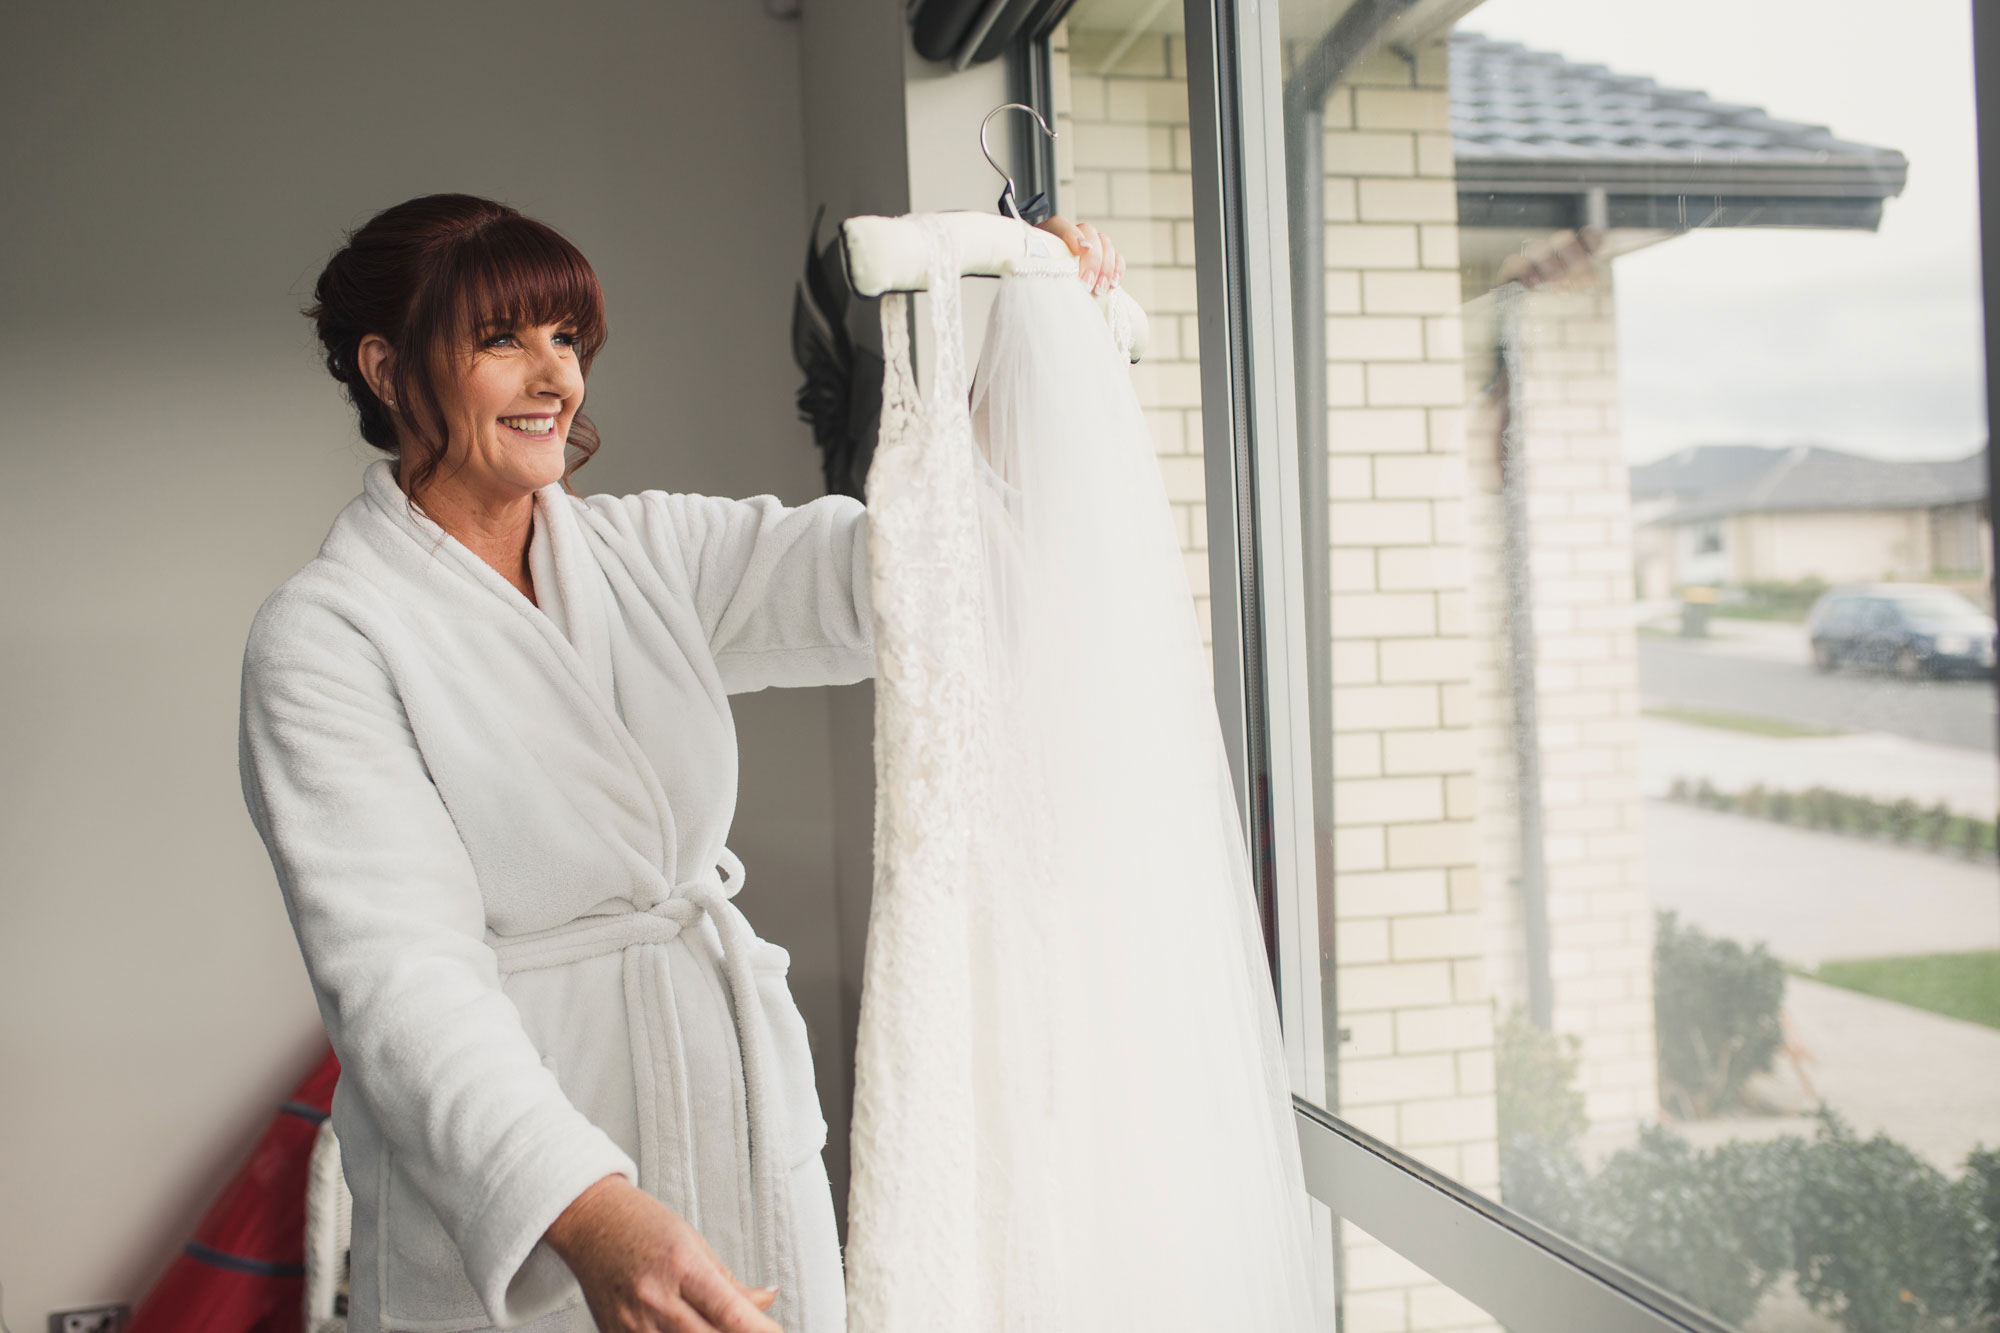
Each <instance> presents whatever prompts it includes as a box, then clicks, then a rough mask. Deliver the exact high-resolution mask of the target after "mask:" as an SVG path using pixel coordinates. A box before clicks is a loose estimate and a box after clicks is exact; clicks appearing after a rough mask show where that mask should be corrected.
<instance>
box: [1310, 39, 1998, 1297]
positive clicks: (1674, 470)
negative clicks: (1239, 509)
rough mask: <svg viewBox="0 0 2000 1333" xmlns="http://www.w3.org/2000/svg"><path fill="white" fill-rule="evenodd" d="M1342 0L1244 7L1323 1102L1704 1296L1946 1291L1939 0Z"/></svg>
mask: <svg viewBox="0 0 2000 1333" xmlns="http://www.w3.org/2000/svg"><path fill="white" fill-rule="evenodd" d="M1453 8H1454V9H1455V10H1459V11H1462V10H1463V9H1464V6H1457V7H1453ZM1346 9H1347V6H1346V5H1345V4H1344V3H1340V2H1339V0H1333V2H1328V0H1281V6H1280V10H1281V14H1282V22H1281V27H1282V29H1283V35H1284V44H1283V68H1284V71H1285V79H1286V94H1285V101H1284V105H1285V113H1286V114H1285V123H1286V129H1287V136H1288V142H1287V163H1288V177H1289V179H1288V182H1287V184H1288V190H1289V194H1290V197H1291V210H1290V227H1289V232H1290V234H1289V239H1288V244H1289V247H1290V255H1289V258H1290V261H1291V273H1292V301H1293V315H1294V343H1295V349H1294V350H1295V353H1296V356H1297V361H1298V364H1297V376H1296V389H1297V400H1298V404H1299V421H1298V436H1299V448H1300V457H1299V471H1300V478H1301V496H1300V501H1299V502H1300V504H1301V506H1302V508H1301V514H1300V517H1301V524H1300V528H1301V531H1302V532H1303V534H1304V536H1305V551H1304V555H1305V571H1306V585H1305V595H1306V605H1307V622H1308V631H1309V638H1310V640H1311V661H1310V664H1309V667H1310V669H1309V673H1308V674H1309V680H1310V682H1311V693H1312V705H1313V716H1312V718H1311V720H1310V732H1311V734H1310V736H1309V737H1308V738H1307V739H1308V740H1309V741H1310V743H1311V746H1312V749H1313V758H1314V773H1315V792H1314V795H1315V800H1316V802H1317V823H1318V832H1319V834H1320V837H1319V848H1320V865H1319V879H1318V883H1317V884H1316V885H1315V886H1312V889H1311V891H1312V892H1315V893H1316V894H1317V895H1318V899H1319V902H1318V906H1319V920H1320V921H1321V922H1322V937H1323V938H1322V948H1323V953H1324V963H1323V970H1322V974H1321V977H1320V978H1319V981H1320V985H1319V1007H1320V1010H1321V1013H1322V1016H1323V1017H1324V1019H1325V1028H1326V1031H1327V1032H1328V1034H1329V1036H1328V1039H1327V1040H1328V1046H1329V1050H1328V1067H1329V1080H1328V1081H1329V1087H1328V1090H1327V1096H1326V1102H1327V1107H1328V1109H1329V1110H1331V1111H1334V1112H1335V1113H1337V1114H1339V1115H1341V1116H1343V1117H1344V1118H1346V1119H1347V1120H1348V1121H1350V1122H1351V1123H1353V1124H1355V1125H1357V1126H1359V1127H1361V1128H1362V1129H1365V1130H1367V1131H1368V1132H1370V1133H1372V1134H1374V1135H1376V1136H1378V1137H1380V1138H1382V1139H1384V1140H1386V1141H1388V1142H1389V1143H1391V1144H1394V1145H1396V1146H1397V1147H1399V1148H1401V1149H1402V1150H1404V1151H1405V1152H1408V1153H1410V1154H1411V1155H1413V1156H1415V1157H1417V1158H1419V1159H1421V1160H1422V1161H1424V1162H1426V1163H1428V1164H1429V1165H1431V1166H1433V1167H1435V1168H1437V1169H1438V1170H1440V1171H1443V1172H1445V1173H1447V1174H1449V1175H1451V1176H1452V1177H1454V1178H1455V1179H1457V1180H1459V1181H1461V1182H1463V1183H1464V1184H1466V1185H1468V1186H1470V1187H1472V1188H1474V1189H1477V1190H1480V1191H1482V1192H1484V1193H1487V1194H1489V1195H1490V1196H1492V1197H1496V1198H1499V1199H1500V1200H1502V1201H1503V1202H1505V1203H1506V1204H1507V1205H1508V1206H1510V1207H1512V1208H1514V1209H1516V1210H1517V1211H1519V1212H1521V1213H1524V1214H1526V1215H1528V1216H1531V1217H1534V1218H1536V1219H1538V1220H1540V1221H1542V1222H1544V1223H1545V1224H1547V1225H1550V1226H1552V1227H1554V1228H1556V1229H1557V1230H1559V1231H1562V1232H1563V1233H1564V1234H1566V1235H1568V1236H1569V1237H1571V1238H1572V1239H1574V1240H1576V1241H1578V1242H1580V1243H1582V1244H1583V1245H1585V1246H1586V1247H1589V1248H1591V1249H1594V1250H1596V1251H1597V1252H1599V1253H1601V1254H1603V1255H1605V1256H1606V1257H1608V1258H1610V1259H1613V1260H1615V1261H1617V1262H1618V1263H1620V1264H1622V1265H1624V1266H1626V1267H1628V1268H1630V1269H1633V1270H1635V1271H1637V1272H1640V1273H1642V1274H1644V1275H1646V1276H1649V1277H1651V1278H1652V1279H1654V1280H1655V1281H1657V1282H1659V1283H1660V1284H1661V1285H1663V1286H1665V1287H1667V1288H1669V1289H1670V1290H1672V1291H1674V1292H1675V1293H1676V1294H1678V1295H1680V1296H1682V1297H1684V1298H1686V1299H1687V1300H1689V1301H1692V1302H1693V1303H1695V1304H1697V1305H1699V1306H1701V1307H1703V1308H1704V1309H1706V1310H1708V1311H1709V1312H1710V1313H1712V1314H1713V1315H1714V1316H1716V1317H1717V1318H1718V1319H1721V1320H1722V1321H1724V1322H1726V1323H1729V1324H1731V1325H1734V1326H1740V1327H1744V1328H1751V1329H1764V1330H1777V1329H1786V1330H1798V1331H1800V1333H1804V1331H1806V1330H1822V1329H1826V1330H1831V1329H1837V1328H1846V1329H1850V1330H1857V1331H1858V1330H1864V1329H1919V1328H1946V1327H1972V1326H1980V1325H1979V1324H1978V1321H1979V1320H1980V1319H1982V1318H1990V1317H1991V1314H1992V1313H1993V1312H1994V1311H1995V1310H2000V1305H1986V1306H1982V1304H1981V1302H1982V1301H1988V1302H1993V1301H2000V1289H1996V1288H1995V1287H1994V1279H1993V1277H1992V1274H1993V1273H1994V1272H1995V1271H2000V1269H1996V1267H1995V1265H1996V1261H2000V1255H1996V1254H1995V1245H1996V1242H1995V1241H1994V1239H1993V1237H1994V1236H1995V1235H1996V1234H2000V1231H1996V1227H1995V1224H1996V1219H1995V1218H1994V1217H1993V1213H1994V1210H1995V1209H1996V1208H2000V1203H1996V1202H1995V1201H1996V1200H2000V1158H1996V1157H1994V1156H1991V1155H1985V1156H1982V1155H1979V1154H1977V1153H1975V1149H1977V1148H1978V1147H1979V1145H1981V1144H1982V1143H1984V1144H1993V1145H2000V874H1997V873H1996V870H1995V866H1994V850H1993V829H1994V820H1995V811H1996V808H2000V766H1996V763H1995V744H1996V742H1995V704H1994V685H1993V681H1992V668H1993V648H1994V626H1993V621H1992V619H1991V613H1992V607H1993V595H1992V559H1991V551H1992V529H1991V522H1990V517H1989V504H1988V499H1989V497H1988V494H1987V475H1988V473H1987V465H1986V458H1985V451H1984V445H1985V439H1986V422H1985V419H1984V411H1983V403H1984V383H1983V378H1982V359H1981V352H1982V348H1981V327H1980V317H1979V304H1978V300H1979V297H1978V277H1979V268H1978V263H1979V254H1978V247H1977V229H1976V228H1977V215H1976V209H1975V206H1974V204H1975V194H1974V179H1975V177H1974V167H1975V162H1974V153H1973V138H1972V126H1973V119H1972V87H1971V57H1970V37H1969V31H1968V19H1969V11H1968V10H1967V8H1966V7H1965V6H1963V5H1956V4H1953V5H1943V6H1923V7H1919V8H1917V9H1905V8H1890V7H1884V6H1880V5H1871V6H1863V5H1858V4H1856V5H1841V6H1837V7H1829V6H1828V5H1826V4H1824V3H1820V4H1813V5H1807V4H1805V3H1801V2H1800V0H1757V2H1756V3H1753V4H1749V5H1744V4H1741V3H1723V2H1722V0H1690V3H1688V4H1682V5H1675V6H1672V7H1657V6H1656V7H1652V8H1645V7H1639V8H1634V7H1631V6H1605V5H1601V4H1592V3H1588V0H1487V2H1486V3H1484V4H1482V5H1479V6H1478V7H1477V8H1474V9H1472V10H1471V12H1470V13H1468V14H1466V15H1465V16H1464V17H1463V18H1462V19H1460V20H1459V21H1458V22H1457V24H1456V27H1455V29H1454V30H1445V29H1442V28H1438V27H1435V26H1433V27H1429V28H1426V27H1423V26H1422V21H1423V19H1424V17H1425V16H1426V15H1427V14H1429V13H1431V12H1432V11H1431V8H1430V7H1428V6H1417V7H1414V8H1412V9H1408V10H1401V9H1398V8H1397V7H1392V6H1383V7H1356V12H1355V13H1353V14H1348V13H1346V12H1345V11H1346ZM1385 10H1395V11H1396V12H1397V13H1399V14H1402V15H1403V17H1401V18H1392V19H1390V20H1388V21H1389V22H1390V23H1391V24H1392V25H1394V26H1392V27H1391V28H1390V29H1389V30H1387V31H1372V30H1370V28H1369V27H1368V23H1367V22H1364V21H1363V20H1364V19H1366V18H1367V16H1368V15H1369V14H1371V13H1380V12H1382V11H1385ZM1885 20H1888V21H1885ZM1353 1244H1354V1242H1353V1241H1352V1240H1351V1238H1350V1239H1349V1240H1347V1241H1345V1242H1344V1258H1345V1261H1346V1263H1347V1265H1348V1275H1349V1277H1348V1294H1349V1302H1348V1306H1347V1308H1348V1310H1349V1312H1350V1314H1352V1313H1353V1312H1354V1311H1355V1310H1356V1308H1357V1307H1356V1306H1355V1304H1354V1293H1355V1291H1356V1286H1355V1280H1354V1274H1355V1273H1356V1272H1358V1271H1359V1269H1358V1267H1357V1266H1356V1261H1355V1260H1354V1251H1353ZM1982 1284H1984V1285H1983V1286H1982ZM1411 1309H1412V1310H1413V1309H1414V1307H1411ZM1982 1310H1984V1311H1985V1312H1986V1313H1982ZM1412 1318H1414V1315H1412ZM1396 1326H1397V1327H1410V1328H1418V1327H1444V1326H1447V1325H1443V1324H1436V1325H1433V1324H1425V1323H1418V1322H1410V1323H1407V1324H1398V1325H1396ZM1452 1326H1455V1325H1452Z"/></svg>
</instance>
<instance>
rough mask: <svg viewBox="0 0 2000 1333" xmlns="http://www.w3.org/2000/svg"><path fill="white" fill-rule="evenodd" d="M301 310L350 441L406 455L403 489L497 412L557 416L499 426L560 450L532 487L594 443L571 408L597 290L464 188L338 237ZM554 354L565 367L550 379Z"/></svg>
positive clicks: (563, 247) (574, 261)
mask: <svg viewBox="0 0 2000 1333" xmlns="http://www.w3.org/2000/svg"><path fill="white" fill-rule="evenodd" d="M306 315H307V317H308V318H310V319H312V320H313V321H314V323H315V324H316V325H317V326H318V330H319V338H320V342H321V344H322V345H323V346H324V347H325V349H326V368H327V370H328V371H329V372H331V373H332V375H333V377H334V378H335V379H337V380H339V381H340V382H341V383H342V384H343V385H345V386H346V388H347V396H348V399H349V400H350V401H351V402H352V403H353V404H354V409H355V412H356V413H357V414H358V415H359V417H360V425H361V438H362V439H364V440H366V441H368V443H370V444H372V445H374V446H375V447H376V448H378V449H384V450H387V451H388V452H390V453H392V454H395V455H396V456H397V457H398V459H399V460H400V462H402V463H403V464H406V466H400V467H399V468H398V470H397V480H398V483H399V484H400V485H401V486H402V487H403V489H404V490H405V491H406V492H408V493H409V494H411V495H413V496H414V495H416V494H417V493H418V492H419V491H422V490H424V489H425V488H426V487H427V485H428V484H429V483H430V481H431V480H432V479H433V478H435V477H436V475H437V474H438V472H439V470H440V469H441V468H442V467H443V466H444V465H445V463H446V462H447V461H450V460H451V457H452V453H453V451H452V450H451V449H449V448H448V447H447V445H446V441H449V440H461V441H464V442H465V443H466V444H468V445H470V446H471V447H481V446H482V445H483V446H487V447H493V448H497V447H498V445H499V441H500V432H501V430H502V429H503V427H502V415H503V414H508V415H513V416H518V417H527V418H536V417H547V416H551V415H553V416H555V417H556V418H557V420H556V422H555V429H554V430H553V432H551V431H549V430H548V429H547V428H546V426H545V427H544V428H543V430H541V431H540V432H535V431H528V432H521V431H518V430H515V429H514V428H513V427H505V429H506V430H507V431H508V432H509V433H510V434H511V435H514V436H518V437H519V438H517V439H514V441H513V443H514V444H515V445H517V446H518V445H519V444H520V443H522V442H523V441H525V440H536V441H539V442H542V443H552V442H561V443H563V444H564V445H566V446H567V456H565V452H564V451H563V450H558V451H557V453H556V455H555V457H556V460H557V463H558V464H559V466H557V467H556V470H555V473H554V474H553V475H547V476H542V477H541V478H540V480H539V481H538V482H535V483H533V484H535V485H541V484H546V483H547V482H550V481H554V480H557V479H559V478H561V477H565V476H567V475H568V474H569V473H570V472H573V471H575V470H576V469H577V468H579V467H581V466H583V464H584V463H586V462H588V461H589V460H590V457H591V455H592V454H594V453H596V452H597V444H598V441H597V431H596V429H595V428H594V427H593V426H592V425H591V424H590V418H588V417H586V416H584V415H583V414H582V413H581V412H579V411H578V410H577V409H578V407H579V406H580V404H581V403H582V401H583V381H584V377H585V376H586V375H588V374H589V373H590V363H591V361H592V360H593V359H594V358H595V357H596V355H597V352H598V350H599V349H600V348H602V347H603V346H604V339H605V335H606V332H607V330H606V328H605V323H604V292H603V289H602V288H601V287H600V286H599V285H598V281H597V274H596V273H595V272H594V271H593V270H592V269H591V267H590V262H589V261H588V260H586V259H585V258H584V257H583V255H582V253H581V252H580V251H578V250H577V248H576V247H575V246H574V245H572V244H570V242H569V241H568V240H567V239H566V238H564V237H563V236H562V235H561V234H560V233H559V232H557V231H556V230H555V229H554V228H553V227H550V226H548V225H547V224H546V223H542V222H537V221H536V220H535V219H533V218H530V217H524V216H523V215H522V214H521V213H519V212H517V211H516V210H514V209H512V208H509V207H507V206H506V205H505V204H498V203H494V202H493V201H491V200H487V199H479V198H475V197H474V196H472V195H464V194H433V195H426V196H424V197H423V198H420V199H412V200H410V201H409V202H408V203H404V204H399V205H397V206H396V207H394V208H391V209H388V210H386V211H384V212H382V213H379V214H377V215H376V216H375V217H374V218H373V219H371V220H370V221H369V222H368V224H367V225H366V226H364V227H362V228H361V229H360V230H359V231H357V232H355V233H354V235H353V236H352V237H350V238H349V240H348V243H347V245H346V247H345V248H343V249H342V250H340V251H339V252H338V253H336V254H335V255H334V257H333V258H332V259H331V260H329V261H328V263H327V266H326V270H325V272H323V273H321V274H320V279H319V283H318V285H317V286H316V287H315V288H314V289H313V305H312V306H311V307H310V308H308V309H307V311H306ZM399 352H400V355H399V354H398V353H399ZM554 362H566V363H567V369H566V371H565V372H564V373H562V374H561V375H560V376H559V377H557V378H555V379H551V378H549V377H550V376H552V375H554V373H555V365H554ZM538 377H539V378H538ZM524 424H531V423H524ZM454 426H461V427H465V428H469V431H470V433H469V434H464V433H460V432H458V431H454V430H453V427H454ZM497 456H502V455H496V457H497ZM463 461H464V460H463V459H462V458H461V459H459V460H457V462H458V464H459V465H461V466H462V464H463ZM547 467H548V463H547V462H546V460H543V459H537V460H536V461H535V463H534V464H533V469H534V471H536V472H537V473H541V472H544V471H546V469H547Z"/></svg>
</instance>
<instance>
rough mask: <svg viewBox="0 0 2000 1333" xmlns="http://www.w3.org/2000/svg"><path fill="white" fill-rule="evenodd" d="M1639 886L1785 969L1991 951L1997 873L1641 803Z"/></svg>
mask: <svg viewBox="0 0 2000 1333" xmlns="http://www.w3.org/2000/svg"><path fill="white" fill-rule="evenodd" d="M1645 845H1646V888H1647V892H1648V893H1649V894H1650V895H1651V897H1652V900H1653V905H1654V906H1655V907H1660V908H1667V909H1671V910H1673V911H1677V912H1679V913H1680V914H1681V916H1682V918H1683V919H1684V920H1687V921H1689V922H1692V923H1693V924H1695V925H1697V926H1700V927H1701V928H1702V929H1703V930H1705V931H1708V932H1709V933H1710V934H1715V935H1724V936H1728V937H1729V938H1731V939H1737V940H1742V941H1744V942H1746V943H1752V942H1756V941H1760V940H1761V941H1764V942H1765V943H1766V944H1767V945H1768V946H1769V947H1770V950H1771V952H1773V953H1775V954H1777V955H1778V956H1779V957H1780V958H1783V959H1785V960H1786V961H1787V962H1791V963H1798V964H1801V965H1803V966H1812V965H1814V964H1817V963H1819V962H1820V961H1822V960H1824V959H1828V958H1874V957H1880V956H1883V955H1887V954H1918V953H1957V952H1961V951H1965V950H1972V949H2000V868H1996V867H1994V866H1991V865H1983V864H1978V863H1974V862H1966V861H1960V860H1956V859H1954V858H1952V857H1950V856H1934V855H1931V854H1929V853H1925V852H1913V851H1905V850H1903V849H1901V848H1897V847H1893V846H1889V845H1887V844H1883V843H1877V842H1870V841H1867V840H1864V839H1860V838H1846V837H1841V836H1838V835H1836V834H1831V833H1811V832H1807V831H1805V830H1803V829H1795V828H1790V827H1787V826H1785V825H1782V824H1774V823H1771V822H1769V821H1768V820H1761V819H1750V818H1747V817H1745V816H1742V815H1725V814H1717V813H1714V812H1712V811H1708V810H1696V809H1693V808H1691V807H1689V806H1684V805H1677V804H1674V803H1673V802H1669V801H1648V802H1647V803H1646V814H1645Z"/></svg>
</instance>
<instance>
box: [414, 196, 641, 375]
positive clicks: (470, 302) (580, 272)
mask: <svg viewBox="0 0 2000 1333" xmlns="http://www.w3.org/2000/svg"><path fill="white" fill-rule="evenodd" d="M457 250H458V253H457V254H456V255H454V256H453V258H454V259H455V260H456V262H455V263H453V264H451V265H450V266H449V269H450V270H452V271H450V272H448V273H445V274H441V275H440V276H441V277H443V278H444V280H445V282H446V283H447V284H448V287H449V290H448V292H445V293H440V295H442V296H444V297H445V300H446V302H447V303H448V308H449V309H450V310H451V317H450V323H451V325H452V326H453V329H452V332H453V333H454V334H456V335H457V336H456V337H455V338H454V339H453V341H454V342H457V343H458V345H459V346H460V347H461V348H464V347H468V346H470V345H472V344H474V343H476V342H477V341H478V340H479V339H480V338H481V337H482V336H484V335H486V334H489V333H496V332H505V331H508V330H512V329H525V328H534V327H536V326H539V325H544V324H567V325H569V326H570V327H571V328H572V329H574V330H575V332H576V353H577V360H578V361H579V362H580V363H581V364H582V365H583V366H584V367H585V368H586V369H588V368H589V365H590V362H591V359H592V358H593V357H595V356H596V355H597V351H598V349H599V348H600V347H602V346H603V345H604V339H605V335H606V328H605V322H604V290H603V288H602V287H600V286H599V285H598V281H597V273H596V271H595V270H593V269H592V268H591V267H590V261H589V260H587V259H585V258H584V257H583V254H582V252H581V251H579V250H578V249H577V248H576V247H575V246H573V245H571V244H570V243H569V242H568V241H567V240H565V239H564V238H563V236H562V235H561V234H560V233H559V232H557V231H556V230H555V229H554V228H553V227H549V226H547V225H545V224H543V223H540V222H537V221H535V220H534V219H533V218H528V217H523V216H521V215H520V214H518V213H517V214H514V215H512V216H511V217H503V218H498V219H495V220H494V221H492V222H489V223H488V224H487V225H485V226H483V227H480V228H479V229H477V230H476V231H474V232H472V233H470V234H469V235H467V236H466V237H464V239H463V240H462V241H461V243H460V245H459V246H458V247H457Z"/></svg>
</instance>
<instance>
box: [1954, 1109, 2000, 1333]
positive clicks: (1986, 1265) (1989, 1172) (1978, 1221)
mask: <svg viewBox="0 0 2000 1333" xmlns="http://www.w3.org/2000/svg"><path fill="white" fill-rule="evenodd" d="M1959 1189H1960V1191H1961V1192H1962V1193H1963V1195H1964V1199H1963V1203H1964V1206H1965V1211H1966V1215H1967V1217H1968V1218H1969V1219H1970V1220H1971V1231H1972V1236H1971V1246H1972V1252H1973V1264H1974V1267H1973V1271H1972V1291H1973V1296H1974V1299H1975V1301H1976V1302H1977V1304H1978V1308H1979V1314H1980V1316H1981V1317H1983V1318H1985V1319H1986V1320H1988V1321H1990V1322H1991V1323H1994V1324H1997V1325H2000V1151H1996V1150H1994V1149H1992V1148H1980V1149H1977V1150H1975V1151H1974V1152H1973V1153H1972V1155H1971V1156H1970V1157H1967V1158H1966V1159H1965V1176H1964V1178H1963V1180H1961V1181H1960V1183H1959Z"/></svg>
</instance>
